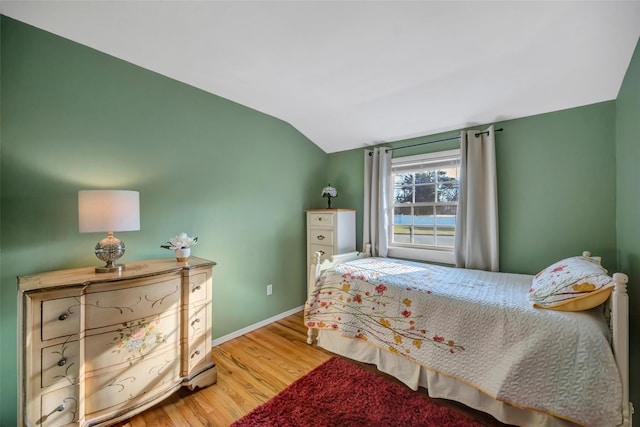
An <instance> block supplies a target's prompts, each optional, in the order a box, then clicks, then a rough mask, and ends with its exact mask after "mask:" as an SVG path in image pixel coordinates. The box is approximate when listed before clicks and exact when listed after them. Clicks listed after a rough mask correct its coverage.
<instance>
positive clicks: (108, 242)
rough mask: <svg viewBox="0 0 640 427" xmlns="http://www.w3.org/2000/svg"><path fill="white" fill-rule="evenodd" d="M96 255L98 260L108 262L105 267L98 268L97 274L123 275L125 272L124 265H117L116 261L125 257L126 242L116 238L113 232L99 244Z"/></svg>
mask: <svg viewBox="0 0 640 427" xmlns="http://www.w3.org/2000/svg"><path fill="white" fill-rule="evenodd" d="M95 254H96V256H97V257H98V259H100V260H102V261H104V262H106V264H105V265H104V267H96V273H121V272H122V270H124V265H123V264H116V261H118V259H120V257H122V255H124V242H123V241H122V240H120V239H118V238H117V237H114V236H113V232H112V231H110V232H109V233H107V237H105V238H104V239H102V240H100V241H99V242H98V244H97V245H96V249H95Z"/></svg>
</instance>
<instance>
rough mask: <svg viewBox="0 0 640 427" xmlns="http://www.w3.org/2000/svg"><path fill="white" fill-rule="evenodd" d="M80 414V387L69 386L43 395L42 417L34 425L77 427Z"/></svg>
mask: <svg viewBox="0 0 640 427" xmlns="http://www.w3.org/2000/svg"><path fill="white" fill-rule="evenodd" d="M78 414H79V401H78V386H69V387H64V388H60V389H58V390H55V391H52V392H49V393H46V394H44V395H42V400H41V407H40V415H41V418H39V419H38V420H37V421H36V422H35V423H34V425H43V426H47V427H49V426H52V427H59V426H69V425H77V424H76V423H77V422H78Z"/></svg>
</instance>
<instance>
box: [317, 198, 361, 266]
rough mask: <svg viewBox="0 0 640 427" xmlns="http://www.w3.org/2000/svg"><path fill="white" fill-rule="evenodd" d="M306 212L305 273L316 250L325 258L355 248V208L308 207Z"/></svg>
mask: <svg viewBox="0 0 640 427" xmlns="http://www.w3.org/2000/svg"><path fill="white" fill-rule="evenodd" d="M306 213H307V275H308V272H309V271H308V269H309V265H310V264H311V258H312V257H313V254H314V253H316V252H320V253H321V254H322V256H321V258H320V259H321V260H325V259H327V258H329V257H330V256H332V255H334V254H339V253H343V252H351V251H355V250H356V211H355V209H310V210H308V211H306Z"/></svg>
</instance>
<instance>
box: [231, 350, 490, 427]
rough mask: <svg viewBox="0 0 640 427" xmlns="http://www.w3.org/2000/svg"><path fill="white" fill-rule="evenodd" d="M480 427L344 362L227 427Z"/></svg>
mask: <svg viewBox="0 0 640 427" xmlns="http://www.w3.org/2000/svg"><path fill="white" fill-rule="evenodd" d="M254 426H261V427H263V426H278V427H285V426H301V427H302V426H304V427H307V426H314V427H320V426H331V427H334V426H336V427H338V426H339V427H350V426H358V427H359V426H367V427H372V426H385V427H388V426H403V427H408V426H425V427H427V426H431V427H453V426H456V427H481V426H483V424H480V423H478V422H476V421H472V420H470V419H468V418H466V417H465V416H464V415H462V414H460V413H458V412H455V411H453V410H451V409H449V408H445V407H441V406H438V405H436V404H435V403H432V402H430V401H428V400H427V399H425V398H424V397H423V396H421V395H420V394H418V393H416V392H414V391H411V390H410V389H408V388H407V387H404V386H402V385H399V384H396V383H393V382H390V381H389V380H386V379H384V378H382V377H380V376H377V375H376V374H375V373H373V372H369V371H367V370H366V369H364V368H361V367H360V366H357V365H355V364H353V363H351V362H348V361H347V360H344V359H341V358H338V357H333V358H331V359H329V360H327V361H326V362H324V363H323V364H322V365H320V366H318V367H317V368H315V369H313V370H312V371H311V372H309V373H308V374H307V375H305V376H303V377H302V378H300V379H298V380H297V381H295V382H294V383H293V384H291V385H290V386H289V387H287V388H286V389H284V390H283V391H281V392H280V393H279V394H278V395H276V396H275V397H274V398H272V399H271V400H269V401H268V402H266V403H264V404H263V405H261V406H258V407H257V408H256V409H254V410H253V411H252V412H250V413H248V414H247V415H245V416H244V417H242V418H241V419H239V420H238V421H236V422H235V423H233V424H232V427H254Z"/></svg>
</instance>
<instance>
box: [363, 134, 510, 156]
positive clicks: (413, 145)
mask: <svg viewBox="0 0 640 427" xmlns="http://www.w3.org/2000/svg"><path fill="white" fill-rule="evenodd" d="M503 130H504V129H503V128H500V129H496V130H495V132H502V131H503ZM482 134H486V135H489V131H488V130H486V131H484V132H477V133H476V134H475V136H476V138H477V137H479V136H480V135H482ZM454 139H460V136H452V137H449V138H442V139H436V140H435V141H427V142H420V143H418V144H412V145H405V146H402V147H395V148H388V149H387V150H386V152H389V151H393V150H402V149H403V148H410V147H417V146H419V145H426V144H433V143H435V142H443V141H453V140H454ZM369 155H371V153H369Z"/></svg>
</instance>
